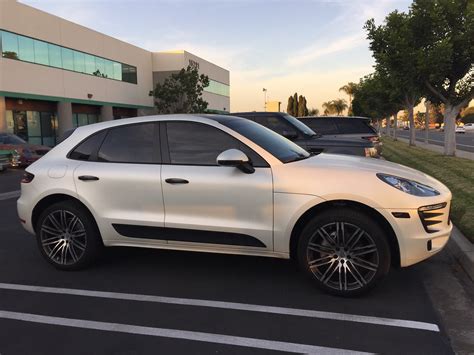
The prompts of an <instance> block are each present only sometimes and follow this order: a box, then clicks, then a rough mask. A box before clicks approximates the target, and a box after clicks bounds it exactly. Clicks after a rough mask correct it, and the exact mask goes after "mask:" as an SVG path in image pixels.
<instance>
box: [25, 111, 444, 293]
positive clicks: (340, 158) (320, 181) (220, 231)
mask: <svg viewBox="0 0 474 355" xmlns="http://www.w3.org/2000/svg"><path fill="white" fill-rule="evenodd" d="M450 200H451V193H450V191H449V190H448V189H447V188H446V186H444V185H443V184H441V183H440V182H438V181H437V180H435V179H433V178H431V177H429V176H427V175H425V174H423V173H421V172H419V171H416V170H413V169H409V168H406V167H404V166H402V165H397V164H392V163H389V162H386V161H378V160H375V159H369V158H363V157H351V156H344V155H331V154H319V155H315V156H310V154H309V153H307V152H306V151H305V150H303V149H302V148H300V147H299V146H297V145H295V144H294V143H292V142H290V141H289V140H287V139H286V138H283V137H282V136H280V135H278V134H276V133H274V132H272V131H271V130H269V129H267V128H265V127H263V126H261V125H259V124H257V123H254V122H251V121H249V120H246V119H242V118H237V117H233V116H219V115H171V116H149V117H139V118H132V119H124V120H118V121H111V122H102V123H98V124H93V125H89V126H84V127H80V128H77V129H76V130H75V131H74V132H73V133H72V134H71V135H70V136H69V137H68V138H67V139H66V140H65V141H63V142H62V143H61V144H59V145H58V146H56V147H55V148H54V149H52V150H51V151H50V152H49V153H48V154H47V155H46V156H44V157H43V158H41V159H40V160H39V161H38V162H36V163H34V164H32V165H31V166H29V167H28V168H27V169H26V172H25V175H24V177H23V181H22V184H21V197H20V199H19V200H18V214H19V217H20V220H21V222H22V223H23V225H24V227H25V228H26V229H27V230H28V231H29V232H31V233H34V234H36V237H37V241H38V246H39V249H40V250H41V253H42V255H43V256H44V257H45V258H46V260H48V261H49V262H50V263H51V264H53V265H54V266H55V267H57V268H59V269H64V270H72V269H78V268H82V267H85V266H86V265H88V264H90V263H91V262H92V261H93V260H94V259H96V257H97V256H98V255H99V252H100V251H101V249H102V247H103V246H136V247H147V248H161V249H175V250H191V251H202V252H216V253H229V254H246V255H259V256H270V257H278V258H294V259H296V260H297V261H298V263H299V265H300V266H301V268H302V269H303V270H305V272H306V273H307V274H308V275H309V276H310V277H311V278H312V279H313V280H314V281H315V283H316V285H318V286H319V287H320V288H322V289H324V290H326V291H329V292H332V293H335V294H339V295H356V294H360V293H362V292H365V291H367V290H368V289H370V288H371V287H372V286H374V285H375V284H376V283H377V282H378V281H379V280H380V279H381V278H382V277H383V276H385V275H386V274H387V272H388V271H389V268H390V265H398V266H402V267H404V266H408V265H412V264H414V263H417V262H419V261H421V260H423V259H426V258H428V257H430V256H432V255H433V254H435V253H436V252H438V251H440V250H441V249H442V248H443V247H444V245H445V244H446V242H447V241H448V238H449V235H450V232H451V228H452V226H451V224H450V221H449V208H450Z"/></svg>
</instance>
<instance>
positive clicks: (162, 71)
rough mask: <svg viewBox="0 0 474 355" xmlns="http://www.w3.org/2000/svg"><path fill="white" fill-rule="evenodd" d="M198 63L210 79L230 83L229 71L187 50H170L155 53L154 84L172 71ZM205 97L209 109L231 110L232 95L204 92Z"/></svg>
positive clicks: (202, 72)
mask: <svg viewBox="0 0 474 355" xmlns="http://www.w3.org/2000/svg"><path fill="white" fill-rule="evenodd" d="M194 63H197V64H198V66H199V72H200V73H201V74H205V75H207V76H208V77H209V79H211V80H214V81H217V82H220V83H222V84H225V85H230V74H229V71H228V70H226V69H224V68H221V67H219V66H218V65H215V64H213V63H211V62H209V61H207V60H205V59H203V58H200V57H198V56H196V55H194V54H192V53H189V52H187V51H181V50H178V51H169V52H156V53H153V86H155V85H156V84H157V83H158V82H163V81H164V80H165V79H166V78H167V77H169V76H170V75H171V74H172V73H176V72H178V71H179V70H181V69H182V68H186V67H187V66H188V65H189V64H194ZM202 97H203V99H204V100H206V101H207V102H208V103H209V106H208V109H210V110H216V111H225V112H230V96H223V95H217V94H214V93H210V92H206V91H204V92H203V95H202Z"/></svg>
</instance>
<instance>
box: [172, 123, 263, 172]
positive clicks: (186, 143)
mask: <svg viewBox="0 0 474 355" xmlns="http://www.w3.org/2000/svg"><path fill="white" fill-rule="evenodd" d="M166 128H167V136H168V146H169V153H170V162H171V164H177V165H217V156H218V155H219V154H220V153H222V152H223V151H225V150H227V149H232V148H234V149H239V150H241V151H243V152H244V153H245V154H247V156H248V157H249V159H250V160H251V161H252V163H253V165H254V166H255V167H266V166H268V164H267V162H266V161H265V160H264V159H263V158H262V157H260V156H259V155H258V154H257V153H255V152H254V151H253V150H251V149H250V148H248V147H247V146H246V145H244V144H243V143H242V142H240V141H238V140H237V139H235V138H234V137H232V136H230V135H228V134H227V133H225V132H223V131H221V130H220V129H217V128H215V127H212V126H208V125H205V124H201V123H194V122H178V121H177V122H167V123H166Z"/></svg>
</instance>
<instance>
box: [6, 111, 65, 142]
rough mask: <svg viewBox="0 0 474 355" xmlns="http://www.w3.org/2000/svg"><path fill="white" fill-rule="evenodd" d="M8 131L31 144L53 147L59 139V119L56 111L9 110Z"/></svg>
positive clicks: (7, 116) (7, 114)
mask: <svg viewBox="0 0 474 355" xmlns="http://www.w3.org/2000/svg"><path fill="white" fill-rule="evenodd" d="M6 118H7V132H8V133H13V134H16V135H17V136H18V137H20V138H22V139H23V140H25V141H27V142H28V143H30V144H40V145H46V146H49V147H53V146H54V145H55V144H56V141H57V136H56V133H57V128H58V119H57V116H56V113H55V112H38V111H21V110H7V111H6Z"/></svg>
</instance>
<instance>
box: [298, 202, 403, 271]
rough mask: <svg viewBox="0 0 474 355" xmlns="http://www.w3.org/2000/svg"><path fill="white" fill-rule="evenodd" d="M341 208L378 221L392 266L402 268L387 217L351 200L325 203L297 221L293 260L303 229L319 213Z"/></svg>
mask: <svg viewBox="0 0 474 355" xmlns="http://www.w3.org/2000/svg"><path fill="white" fill-rule="evenodd" d="M341 207H348V208H352V209H357V210H358V211H362V212H364V213H366V214H367V215H368V216H370V217H371V218H373V219H374V220H375V221H376V223H377V224H378V225H379V226H380V227H381V228H382V229H383V230H384V232H385V233H386V236H387V241H388V244H389V247H390V254H391V260H392V266H395V267H399V266H400V246H399V243H398V239H397V236H396V234H395V231H394V230H393V228H392V226H391V225H390V223H389V222H388V221H387V220H386V219H385V217H384V216H383V215H382V214H380V213H379V212H378V211H377V210H375V209H374V208H372V207H370V206H367V205H365V204H363V203H360V202H356V201H351V200H332V201H325V202H322V203H319V204H317V205H315V206H313V207H311V208H310V209H308V210H307V211H306V212H305V213H303V214H302V215H301V216H300V218H299V219H298V220H297V222H296V223H295V225H294V226H293V229H292V231H291V236H290V258H291V259H293V260H294V259H295V258H296V250H297V246H298V240H299V236H300V234H301V232H302V231H303V228H304V227H305V225H306V224H307V223H308V222H309V221H310V220H311V219H312V218H313V217H315V216H316V215H317V214H318V213H321V212H323V211H327V210H330V209H336V208H341Z"/></svg>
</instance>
